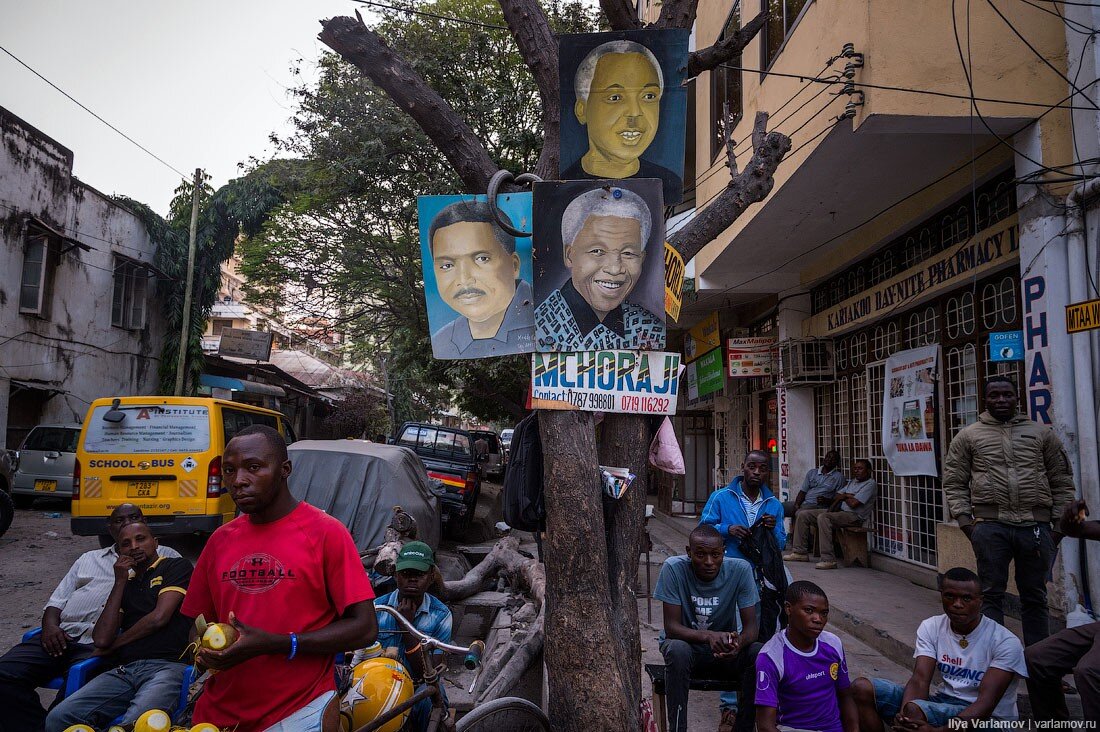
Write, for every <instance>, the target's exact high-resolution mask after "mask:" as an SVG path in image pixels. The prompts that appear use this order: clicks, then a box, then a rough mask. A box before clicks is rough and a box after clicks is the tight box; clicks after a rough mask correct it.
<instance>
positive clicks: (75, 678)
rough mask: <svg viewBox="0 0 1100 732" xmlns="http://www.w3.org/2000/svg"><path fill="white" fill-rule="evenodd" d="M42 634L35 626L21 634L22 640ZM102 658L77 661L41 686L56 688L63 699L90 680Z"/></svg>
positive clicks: (98, 667)
mask: <svg viewBox="0 0 1100 732" xmlns="http://www.w3.org/2000/svg"><path fill="white" fill-rule="evenodd" d="M40 635H42V629H41V628H35V629H34V630H28V631H27V632H26V633H24V634H23V642H24V643H26V642H28V641H32V640H34V639H35V638H37V637H38V636H40ZM103 665H104V664H103V659H102V658H99V657H98V656H97V657H93V658H86V659H84V660H83V661H77V662H76V663H74V664H73V665H72V666H69V671H68V673H66V674H65V675H64V676H58V677H57V678H56V679H51V680H50V681H49V682H48V683H47V684H45V686H43V688H45V689H58V690H59V691H60V698H61V699H64V698H65V697H67V696H72V695H73V694H75V693H76V692H77V691H78V690H79V689H80V688H81V687H82V686H84V685H85V684H87V683H88V682H89V681H91V680H92V676H94V675H95V673H96V672H97V671H99V670H100V669H101V668H103Z"/></svg>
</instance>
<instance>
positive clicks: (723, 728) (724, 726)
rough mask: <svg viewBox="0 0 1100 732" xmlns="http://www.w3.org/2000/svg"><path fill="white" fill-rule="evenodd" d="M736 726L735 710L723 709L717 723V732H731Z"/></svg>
mask: <svg viewBox="0 0 1100 732" xmlns="http://www.w3.org/2000/svg"><path fill="white" fill-rule="evenodd" d="M736 724H737V710H736V709H723V710H722V719H721V721H720V722H718V732H733V730H734V727H735V725H736Z"/></svg>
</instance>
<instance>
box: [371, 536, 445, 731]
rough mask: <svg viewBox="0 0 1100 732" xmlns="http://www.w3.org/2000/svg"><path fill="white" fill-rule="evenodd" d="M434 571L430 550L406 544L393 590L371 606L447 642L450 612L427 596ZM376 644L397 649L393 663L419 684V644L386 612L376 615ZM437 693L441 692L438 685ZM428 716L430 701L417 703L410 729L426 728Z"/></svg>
mask: <svg viewBox="0 0 1100 732" xmlns="http://www.w3.org/2000/svg"><path fill="white" fill-rule="evenodd" d="M437 572H438V570H436V568H435V554H434V553H433V552H432V548H431V547H430V546H428V545H427V544H425V543H424V542H422V541H410V542H409V543H408V544H406V545H405V546H403V547H401V552H400V553H399V554H398V555H397V565H396V574H397V589H396V590H394V591H393V592H391V593H390V594H388V595H384V596H382V597H379V598H377V599H376V600H375V601H374V603H375V604H376V605H389V606H390V607H392V608H394V609H395V610H397V611H398V612H399V613H401V614H402V615H403V616H404V617H405V618H406V619H407V620H408V621H409V622H411V623H412V624H413V626H414V627H415V628H416V629H417V630H419V631H420V632H421V633H423V634H424V635H428V636H431V637H432V638H435V639H436V640H439V641H443V642H444V643H450V642H451V611H450V609H449V608H448V607H447V606H446V605H445V604H443V601H442V600H440V599H439V598H437V597H435V596H434V595H431V594H429V593H428V587H430V586H431V585H432V581H433V579H434V578H435V575H436V573H437ZM378 642H379V643H380V644H382V647H383V648H395V649H397V652H398V658H397V660H399V661H400V662H401V663H402V664H403V665H404V666H405V668H407V669H408V670H409V673H410V674H412V677H413V680H414V681H417V682H419V681H420V679H422V678H423V677H424V658H423V654H422V653H420V651H419V649H418V648H417V646H419V645H420V641H419V640H418V639H416V638H414V637H413V636H412V635H411V634H409V633H404V632H399V631H398V626H397V620H395V619H394V618H393V616H392V615H390V614H389V613H381V612H380V613H378ZM409 651H412V652H411V653H409ZM440 692H443V687H442V686H441V687H440ZM444 700H446V694H444ZM431 713H432V700H431V699H430V698H428V699H423V700H421V701H420V702H419V703H418V704H417V705H416V706H415V707H413V709H412V713H411V714H410V717H409V719H410V721H411V722H412V725H413V727H412V728H413V729H414V730H425V729H427V728H428V717H429V716H430V715H431Z"/></svg>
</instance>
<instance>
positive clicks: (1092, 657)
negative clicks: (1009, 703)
mask: <svg viewBox="0 0 1100 732" xmlns="http://www.w3.org/2000/svg"><path fill="white" fill-rule="evenodd" d="M1024 656H1025V657H1026V658H1027V670H1028V673H1029V674H1030V675H1029V676H1028V679H1027V688H1028V696H1029V697H1030V698H1031V715H1032V716H1033V717H1034V718H1035V719H1036V720H1042V721H1048V720H1058V721H1066V720H1069V719H1070V716H1069V709H1067V708H1066V695H1065V693H1063V692H1062V677H1063V676H1065V675H1066V674H1068V673H1070V672H1071V671H1072V672H1073V678H1074V681H1076V682H1077V693H1079V694H1080V695H1081V706H1082V707H1084V710H1085V719H1100V622H1098V623H1089V624H1088V625H1081V626H1078V627H1076V628H1066V629H1065V630H1063V631H1062V632H1061V633H1055V634H1054V635H1052V636H1050V637H1049V638H1047V639H1046V640H1042V641H1039V642H1038V643H1036V644H1035V645H1032V646H1028V647H1027V649H1026V650H1025V651H1024Z"/></svg>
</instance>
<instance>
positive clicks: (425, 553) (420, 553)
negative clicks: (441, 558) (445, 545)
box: [397, 541, 435, 572]
mask: <svg viewBox="0 0 1100 732" xmlns="http://www.w3.org/2000/svg"><path fill="white" fill-rule="evenodd" d="M434 566H435V554H434V553H433V552H432V548H431V547H430V546H428V545H427V544H425V543H424V542H422V541H410V542H409V543H408V544H406V545H405V546H403V547H401V551H400V553H398V555H397V571H398V572H400V571H401V570H403V569H419V570H420V571H421V572H427V571H428V570H429V569H431V568H432V567H434Z"/></svg>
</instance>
